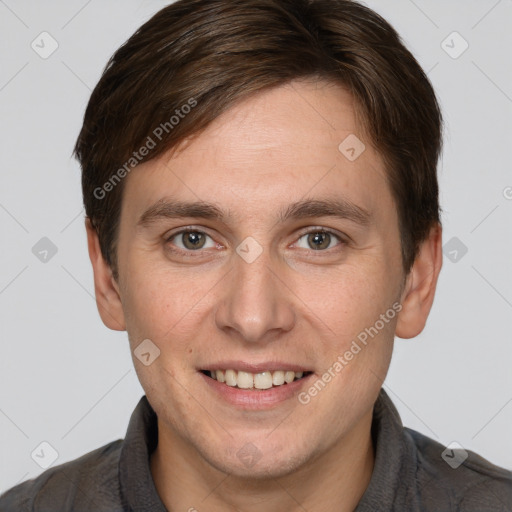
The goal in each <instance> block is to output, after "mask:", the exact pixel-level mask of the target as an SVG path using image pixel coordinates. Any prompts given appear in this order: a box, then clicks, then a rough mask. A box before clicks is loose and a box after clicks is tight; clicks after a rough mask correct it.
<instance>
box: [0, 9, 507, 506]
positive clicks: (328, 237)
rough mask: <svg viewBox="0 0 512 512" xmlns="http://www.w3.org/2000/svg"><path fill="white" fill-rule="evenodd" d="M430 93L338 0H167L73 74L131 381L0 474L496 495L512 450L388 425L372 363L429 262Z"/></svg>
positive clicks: (53, 479) (157, 502) (120, 495)
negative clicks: (84, 85) (23, 469)
mask: <svg viewBox="0 0 512 512" xmlns="http://www.w3.org/2000/svg"><path fill="white" fill-rule="evenodd" d="M440 146H441V114H440V112H439V107H438V104H437V101H436V98H435V94H434V92H433V90H432V87H431V85H430V83H429V82H428V80H427V78H426V76H425V75H424V73H423V71H422V70H421V68H420V67H419V65H418V64H417V62H416V61H415V59H414V58H413V56H412V55H411V54H410V53H409V52H408V50H407V49H406V48H404V46H403V45H402V43H401V42H400V39H399V37H398V36H397V34H396V32H395V31H394V30H393V29H392V28H391V27H390V26H389V25H388V24H387V23H386V22H385V21H384V20H383V19H382V18H380V17H379V16H378V15H376V14H375V13H374V12H372V11H371V10H369V9H367V8H366V7H363V6H362V5H360V4H358V3H356V2H352V1H345V0H309V1H308V0H293V1H292V0H236V1H234V0H188V1H185V0H183V1H181V2H177V3H175V4H172V5H170V6H169V7H167V8H165V9H163V10H162V11H160V12H159V13H158V14H156V15H155V16H154V17H153V18H152V19H151V20H150V21H148V22H147V23H146V24H145V25H144V26H142V27H141V28H140V29H139V30H138V31H137V32H136V33H135V34H134V35H133V36H132V37H131V38H130V39H129V40H128V41H127V43H126V44H124V45H123V46H122V47H121V48H120V49H119V50H118V51H117V52H116V54H115V55H114V56H113V57H112V59H111V61H110V62H109V64H108V66H107V68H106V69H105V72H104V74H103V76H102V78H101V80H100V82H99V83H98V85H97V87H96V88H95V90H94V91H93V93H92V96H91V99H90V102H89V105H88V107H87V110H86V113H85V118H84V125H83V128H82V131H81V133H80V135H79V137H78V140H77V144H76V147H75V153H76V155H77V157H78V159H79V161H80V163H81V166H82V171H83V175H82V176H83V179H82V184H83V193H84V203H85V208H86V214H87V219H86V229H87V236H88V246H89V255H90V259H91V262H92V266H93V270H94V280H95V290H96V299H97V304H98V309H99V312H100V315H101V318H102V320H103V322H104V323H105V324H106V326H107V327H109V328H111V329H116V330H126V331H127V333H128V336H129V340H130V345H131V349H132V355H133V361H134V365H135V368H136V371H137V374H138V377H139V379H140V382H141V384H142V386H143V388H144V390H145V392H146V395H145V396H144V397H143V398H142V399H141V401H140V402H139V404H138V406H137V408H136V410H135V411H134V413H133V415H132V418H131V421H130V425H129V427H128V431H127V436H126V438H125V440H124V441H120V440H118V441H115V442H113V443H110V444H108V445H106V446H104V447H102V448H99V449H97V450H95V451H93V452H91V453H89V454H86V455H84V456H83V457H81V458H79V459H76V460H75V461H71V462H68V463H66V464H63V465H60V466H56V467H54V468H51V469H49V470H47V471H46V472H45V473H43V474H42V475H40V476H39V477H38V478H36V479H35V480H32V481H29V482H25V483H22V484H21V485H19V486H17V487H15V488H13V489H11V490H10V491H8V492H7V493H6V494H5V495H4V496H3V497H2V498H0V509H1V510H37V511H46V510H48V511H49V510H52V511H60V510H70V511H71V510H73V511H85V510H94V511H114V510H119V511H121V510H141V511H142V510H144V511H164V510H169V511H173V512H174V511H181V510H183V511H186V510H188V511H196V510H197V511H203V510H207V511H213V512H216V511H226V510H229V511H231V510H233V511H235V510H243V511H245V512H249V511H253V510H265V511H270V512H272V511H277V510H288V511H295V510H297V511H298V510H307V511H310V512H313V511H320V510H322V511H326V510H328V511H341V512H343V511H353V510H357V511H358V512H361V511H376V510H378V511H391V510H400V511H402V510H403V511H420V510H422V511H424V510H427V511H445V510H446V511H450V510H464V511H500V510H502V511H505V510H511V509H512V474H511V473H510V472H508V471H506V470H504V469H501V468H498V467H496V466H494V465H492V464H491V463H490V462H488V461H486V460H484V459H482V458H481V457H479V456H478V455H476V454H474V453H471V452H469V453H468V456H467V458H464V457H462V456H461V454H460V453H458V452H457V450H454V451H452V452H451V453H450V454H449V457H451V458H453V459H454V460H455V461H457V464H453V465H449V464H447V463H446V462H445V460H443V458H442V453H443V451H444V447H443V446H442V445H440V444H439V443H437V442H435V441H433V440H431V439H429V438H427V437H425V436H423V435H421V434H420V433H417V432H415V431H412V430H409V429H406V428H404V427H403V426H402V424H401V421H400V419H399V416H398V413H397V411H396V409H395V407H394V406H393V404H392V402H391V401H390V399H389V397H388V396H387V395H386V393H385V392H384V391H383V390H382V388H381V386H382V383H383V381H384V378H385V376H386V372H387V370H388V367H389V363H390V359H391V355H392V349H393V341H394V336H395V335H396V336H399V337H401V338H412V337H414V336H417V335H418V334H419V333H420V332H421V331H422V330H423V328H424V325H425V322H426V320H427V317H428V314H429V312H430V308H431V306H432V303H433V299H434V294H435V289H436V283H437V278H438V275H439V272H440V269H441V264H442V252H441V225H440V219H439V204H438V185H437V178H436V165H437V159H438V156H439V152H440Z"/></svg>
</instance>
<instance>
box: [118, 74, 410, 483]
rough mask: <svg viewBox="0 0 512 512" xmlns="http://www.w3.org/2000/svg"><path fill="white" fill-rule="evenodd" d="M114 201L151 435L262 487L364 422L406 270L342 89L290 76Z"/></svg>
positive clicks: (129, 183)
mask: <svg viewBox="0 0 512 512" xmlns="http://www.w3.org/2000/svg"><path fill="white" fill-rule="evenodd" d="M355 136H357V137H358V139H360V141H362V142H363V143H364V145H365V148H364V151H362V152H361V149H362V146H360V145H359V144H360V143H359V142H357V139H355V138H354V137H355ZM347 137H351V138H349V139H347V141H345V143H344V144H342V147H341V150H340V148H339V146H340V143H342V142H343V141H344V140H345V139H346V138H347ZM351 148H353V150H352V149H351ZM359 153H360V154H359ZM354 157H355V158H354ZM123 194H124V195H123V207H122V213H121V221H120V231H119V239H118V268H119V281H118V283H117V284H116V289H117V290H118V293H119V297H120V303H121V304H122V312H121V313H119V315H120V316H122V318H120V319H119V322H120V323H122V324H123V326H126V330H127V331H128V334H129V339H130V344H131V349H132V354H133V351H136V349H137V347H138V346H139V345H140V344H141V342H143V340H151V341H150V342H145V343H150V344H149V345H146V347H150V350H149V352H150V354H151V355H150V356H146V358H147V359H148V361H149V360H151V361H152V362H151V364H148V365H145V364H143V363H141V361H140V360H139V359H138V358H137V357H135V356H134V357H133V361H134V365H135V368H136V371H137V373H138V377H139V379H140V382H141V384H142V386H143V388H144V390H145V392H146V395H147V397H148V400H149V402H150V403H151V405H152V406H153V408H154V409H155V411H156V413H157V415H158V418H159V429H160V434H159V435H160V438H163V437H166V436H167V438H168V439H172V440H173V442H175V443H179V444H180V445H181V446H183V447H185V449H186V450H188V453H189V454H190V456H191V457H192V458H194V457H195V458H196V459H197V460H198V461H199V462H198V464H201V465H207V466H210V467H212V466H213V467H214V468H217V469H219V470H222V471H225V472H228V473H230V474H236V475H240V476H244V475H250V476H251V477H252V478H254V477H258V476H263V475H266V476H278V475H285V474H287V473H290V472H292V471H294V470H296V469H298V468H299V467H301V466H303V465H304V464H307V463H308V462H309V461H313V460H315V459H318V458H319V457H321V456H322V455H324V454H326V453H329V451H331V452H332V450H333V449H336V447H337V446H339V445H340V443H343V442H344V441H346V440H347V439H350V438H354V436H357V435H358V434H357V433H358V432H359V431H360V427H361V425H363V424H364V425H366V426H368V425H369V422H368V421H369V418H371V409H372V405H373V403H374V401H375V399H376V397H377V395H378V392H379V389H380V387H381V384H382V380H383V379H384V377H385V374H386V372H387V369H388V366H389V362H390V358H391V352H392V346H393V339H394V334H395V327H396V323H397V319H398V317H399V314H398V311H399V310H400V308H401V306H400V304H399V303H400V301H401V299H402V292H403V289H402V285H403V284H404V282H403V278H404V276H403V271H402V266H401V252H400V238H399V231H398V217H397V211H396V207H395V204H394V202H393V199H392V197H391V193H390V189H389V187H388V184H387V182H386V173H385V169H384V166H383V162H382V160H381V158H380V156H379V154H378V153H377V152H376V151H375V150H374V148H373V147H372V144H371V142H370V141H369V140H367V139H366V138H365V137H364V135H363V134H362V133H361V131H360V129H359V127H358V125H357V123H356V119H355V112H354V107H353V99H352V97H351V95H350V94H349V93H348V92H346V91H345V90H344V89H342V88H341V87H339V86H335V85H332V84H327V83H323V82H307V81H296V82H293V83H291V84H287V85H284V86H281V87H279V88H274V89H272V90H269V91H266V92H264V93H261V94H259V95H257V96H253V97H251V98H250V99H248V100H245V101H244V102H242V103H239V104H237V105H236V106H234V107H233V108H231V110H229V111H227V112H226V113H225V114H223V115H222V116H221V117H219V118H218V119H217V120H216V121H215V122H213V123H212V124H211V125H210V126H209V128H208V129H207V130H206V131H204V132H203V133H202V134H201V135H200V136H199V137H197V138H196V139H195V140H193V141H192V142H191V143H190V144H189V145H188V146H186V147H185V148H184V149H183V150H182V151H181V152H178V153H175V154H174V155H170V154H166V155H164V156H162V157H160V158H158V159H154V160H151V161H148V162H146V163H144V164H141V165H139V166H138V167H137V168H135V169H134V170H133V171H132V172H131V173H130V175H129V176H127V178H126V182H125V189H124V192H123ZM199 202H201V203H203V208H202V209H201V208H197V207H196V208H195V209H194V205H196V206H197V204H196V203H199ZM178 203H179V204H180V206H182V208H181V209H176V206H177V205H178ZM204 203H208V205H207V207H205V205H204ZM181 215H185V216H181ZM113 314H114V315H115V313H113ZM365 334H366V336H365ZM363 340H364V341H363ZM158 351H159V355H158V357H156V358H155V355H156V354H158ZM153 359H154V360H153ZM212 372H213V373H212ZM212 376H213V377H214V378H212ZM292 379H293V381H292ZM226 380H227V382H223V381H226ZM283 380H284V383H283ZM253 386H256V388H255V387H253Z"/></svg>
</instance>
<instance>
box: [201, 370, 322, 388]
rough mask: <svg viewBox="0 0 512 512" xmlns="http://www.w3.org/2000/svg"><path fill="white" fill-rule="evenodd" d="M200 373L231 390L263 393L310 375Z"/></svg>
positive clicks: (297, 372)
mask: <svg viewBox="0 0 512 512" xmlns="http://www.w3.org/2000/svg"><path fill="white" fill-rule="evenodd" d="M201 373H203V374H204V375H206V376H207V377H209V378H210V379H213V380H216V381H217V382H218V383H220V384H224V385H226V386H229V387H231V388H238V389H243V390H253V391H265V390H268V389H271V388H279V387H283V386H287V385H289V384H291V383H292V382H295V381H297V380H301V379H304V378H306V377H308V376H309V375H311V373H312V372H310V371H292V370H274V371H270V370H268V371H262V372H258V373H250V372H246V371H242V370H233V369H226V370H201Z"/></svg>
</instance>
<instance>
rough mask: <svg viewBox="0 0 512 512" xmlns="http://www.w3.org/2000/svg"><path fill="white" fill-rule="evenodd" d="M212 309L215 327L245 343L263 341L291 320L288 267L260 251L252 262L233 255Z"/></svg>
mask: <svg viewBox="0 0 512 512" xmlns="http://www.w3.org/2000/svg"><path fill="white" fill-rule="evenodd" d="M233 260H234V261H233V265H234V267H233V269H232V271H231V272H229V274H228V275H227V276H226V278H227V279H226V280H225V281H224V287H223V293H222V295H221V299H220V301H219V304H218V307H217V309H216V311H215V322H216V325H217V327H218V328H219V329H221V330H223V331H224V332H226V333H227V334H229V336H231V337H232V338H236V339H237V340H238V341H242V342H245V343H260V344H266V343H269V342H271V341H274V340H276V339H278V338H279V337H280V336H281V335H282V334H283V333H285V332H288V331H290V330H291V329H292V328H293V326H294V324H295V316H296V315H295V311H294V305H293V304H294V295H293V292H292V290H291V288H290V287H289V286H287V283H286V276H285V273H286V269H288V270H289V267H288V266H287V265H286V264H285V263H284V262H282V261H279V260H277V261H276V258H274V259H273V258H271V257H269V254H268V251H266V250H263V252H262V253H261V254H260V255H259V256H258V257H257V258H256V259H255V260H254V261H252V262H250V263H249V262H248V261H250V260H248V261H246V260H245V259H244V258H242V257H240V256H239V255H238V254H234V255H233Z"/></svg>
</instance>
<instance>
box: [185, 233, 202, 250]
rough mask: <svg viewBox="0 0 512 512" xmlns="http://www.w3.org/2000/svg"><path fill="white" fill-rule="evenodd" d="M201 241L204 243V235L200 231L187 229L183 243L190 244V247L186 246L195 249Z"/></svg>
mask: <svg viewBox="0 0 512 512" xmlns="http://www.w3.org/2000/svg"><path fill="white" fill-rule="evenodd" d="M201 242H203V243H204V237H203V235H202V234H201V233H198V232H197V231H189V232H188V233H186V234H185V245H186V246H187V245H188V244H190V245H191V247H188V248H192V249H197V247H201V246H202V245H203V244H202V243H201Z"/></svg>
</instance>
